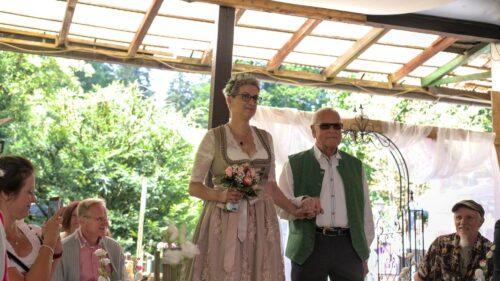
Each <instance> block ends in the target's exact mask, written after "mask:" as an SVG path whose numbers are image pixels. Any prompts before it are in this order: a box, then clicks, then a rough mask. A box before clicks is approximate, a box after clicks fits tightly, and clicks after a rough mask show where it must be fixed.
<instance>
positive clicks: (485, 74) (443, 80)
mask: <svg viewBox="0 0 500 281" xmlns="http://www.w3.org/2000/svg"><path fill="white" fill-rule="evenodd" d="M490 77H491V71H485V72H480V73H473V74H469V75H463V76H452V77H446V78H441V79H439V80H437V81H436V82H434V83H432V86H438V85H444V84H451V83H458V82H463V81H471V80H480V79H486V78H490Z"/></svg>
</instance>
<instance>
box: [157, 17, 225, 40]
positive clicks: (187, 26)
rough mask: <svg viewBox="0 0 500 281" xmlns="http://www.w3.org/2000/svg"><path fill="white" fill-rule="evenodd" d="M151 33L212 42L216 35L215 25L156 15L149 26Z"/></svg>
mask: <svg viewBox="0 0 500 281" xmlns="http://www.w3.org/2000/svg"><path fill="white" fill-rule="evenodd" d="M149 33H153V34H158V35H164V36H172V37H177V38H183V39H196V40H202V41H208V42H211V41H212V40H213V39H214V35H215V25H213V24H211V23H206V22H196V21H189V20H181V19H172V18H166V17H156V18H155V19H154V21H153V23H152V24H151V27H150V28H149Z"/></svg>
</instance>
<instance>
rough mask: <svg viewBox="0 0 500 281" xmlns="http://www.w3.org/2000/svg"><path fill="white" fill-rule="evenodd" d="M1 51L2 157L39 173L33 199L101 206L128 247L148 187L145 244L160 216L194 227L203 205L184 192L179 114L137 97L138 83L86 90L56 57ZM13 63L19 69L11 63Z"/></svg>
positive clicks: (186, 148)
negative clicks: (99, 201) (96, 201)
mask: <svg viewBox="0 0 500 281" xmlns="http://www.w3.org/2000/svg"><path fill="white" fill-rule="evenodd" d="M32 59H33V58H32V57H31V56H24V55H17V54H12V53H0V62H1V64H0V68H1V69H6V70H8V71H3V72H2V75H0V77H1V79H2V81H3V83H2V85H3V87H2V93H1V99H0V101H1V106H2V108H1V109H2V110H1V111H0V113H1V116H2V117H5V116H9V117H13V118H14V121H13V122H12V123H10V124H9V125H8V126H3V127H1V128H0V133H1V135H2V136H4V137H7V147H6V150H7V151H6V153H7V154H16V155H23V156H25V157H27V158H29V159H31V160H32V161H33V162H34V164H35V166H36V167H37V190H36V193H37V197H38V198H39V201H41V202H42V203H44V201H45V200H46V199H48V198H49V197H51V196H54V195H58V196H61V197H62V198H63V199H64V200H65V201H66V202H67V201H69V200H76V199H83V198H87V197H96V196H98V197H102V198H104V199H105V200H106V201H107V205H108V209H109V210H110V211H109V216H110V220H111V232H112V234H113V236H114V237H115V238H117V239H118V240H119V241H120V242H121V244H122V245H123V246H124V247H126V249H127V250H134V249H135V243H136V242H135V241H136V238H137V224H138V212H139V204H140V200H139V198H140V192H141V186H142V185H143V184H146V185H147V188H148V201H147V211H146V216H145V230H144V233H145V241H146V242H147V241H150V240H151V241H156V242H158V241H160V240H161V239H160V229H159V228H160V227H162V226H165V225H166V223H167V220H170V221H178V222H186V223H187V225H188V229H189V230H190V231H192V230H193V228H194V226H195V223H196V221H197V219H198V212H199V208H200V202H199V201H197V200H192V199H191V198H190V196H189V195H188V194H187V185H188V180H189V174H190V171H191V167H192V158H193V155H192V154H193V151H192V146H191V145H190V144H188V143H187V142H186V141H185V140H184V139H183V138H182V137H181V135H180V134H179V133H178V131H177V129H176V128H175V126H180V124H181V123H182V118H180V117H179V116H178V115H177V114H175V113H174V112H173V111H172V110H170V109H169V108H168V107H166V106H165V105H164V104H163V103H161V102H157V100H156V99H155V97H149V98H144V96H143V93H142V92H141V91H140V87H139V86H138V84H137V83H131V84H129V85H128V86H126V85H123V84H121V83H117V82H113V83H111V84H110V85H108V86H107V87H104V88H100V87H93V89H94V90H92V91H90V92H84V91H82V90H81V89H80V88H79V87H78V84H76V85H75V84H74V82H75V81H76V82H78V80H77V79H75V78H74V77H73V76H72V73H64V72H63V71H61V69H60V68H59V66H58V64H57V63H56V62H55V60H53V59H51V58H41V57H38V58H36V60H37V62H36V64H35V63H33V62H31V60H32ZM16 63H17V65H16Z"/></svg>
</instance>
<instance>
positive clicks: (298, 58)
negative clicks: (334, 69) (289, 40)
mask: <svg viewBox="0 0 500 281" xmlns="http://www.w3.org/2000/svg"><path fill="white" fill-rule="evenodd" d="M336 59H337V58H336V57H333V56H322V55H314V54H304V53H297V52H291V53H290V54H289V55H288V56H287V57H286V58H285V62H287V63H296V64H301V65H310V66H321V67H327V66H329V65H330V64H331V63H333V62H334V61H335V60H336Z"/></svg>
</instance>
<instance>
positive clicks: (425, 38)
mask: <svg viewBox="0 0 500 281" xmlns="http://www.w3.org/2000/svg"><path fill="white" fill-rule="evenodd" d="M438 37H439V36H437V35H433V34H424V33H417V32H411V31H403V30H397V29H391V30H389V32H387V34H385V35H384V36H382V38H380V39H379V41H378V42H380V43H387V44H396V45H405V46H414V47H422V48H426V47H429V46H431V45H432V43H433V42H434V41H436V40H437V39H438Z"/></svg>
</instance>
